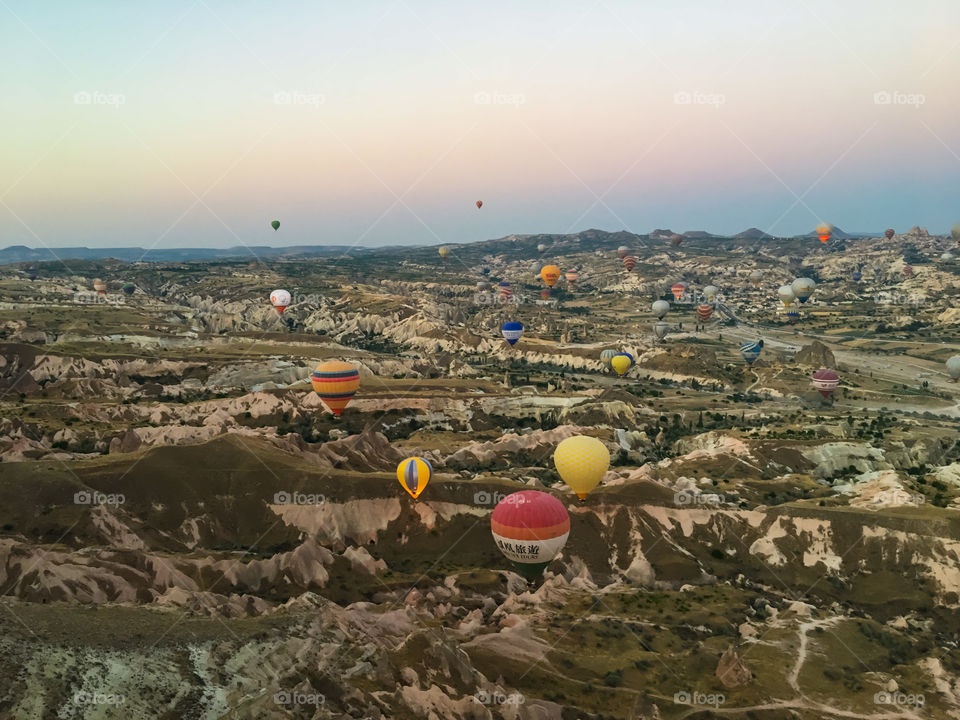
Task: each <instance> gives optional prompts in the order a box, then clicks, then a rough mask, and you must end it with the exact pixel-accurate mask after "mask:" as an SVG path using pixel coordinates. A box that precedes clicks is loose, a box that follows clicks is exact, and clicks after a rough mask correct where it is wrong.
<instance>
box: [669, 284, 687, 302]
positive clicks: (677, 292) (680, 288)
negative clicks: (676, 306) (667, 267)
mask: <svg viewBox="0 0 960 720" xmlns="http://www.w3.org/2000/svg"><path fill="white" fill-rule="evenodd" d="M686 291H687V286H686V285H684V284H683V283H674V285H673V287H671V288H670V292H672V293H673V297H674V299H675V300H679V299H680V298H682V297H683V295H684V293H685V292H686Z"/></svg>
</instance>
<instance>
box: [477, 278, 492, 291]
mask: <svg viewBox="0 0 960 720" xmlns="http://www.w3.org/2000/svg"><path fill="white" fill-rule="evenodd" d="M489 289H490V283H488V282H487V281H486V280H478V281H477V292H486V291H487V290H489Z"/></svg>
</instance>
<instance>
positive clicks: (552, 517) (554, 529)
mask: <svg viewBox="0 0 960 720" xmlns="http://www.w3.org/2000/svg"><path fill="white" fill-rule="evenodd" d="M490 532H491V534H492V535H493V541H494V542H495V543H496V545H497V548H498V549H499V550H500V552H502V553H503V554H504V556H506V557H507V558H508V559H509V560H512V561H513V562H515V563H518V564H519V565H520V566H521V568H524V566H525V568H524V569H526V570H527V572H528V573H531V574H535V573H537V572H541V571H542V570H543V568H545V567H546V566H547V565H548V564H550V561H551V560H553V559H554V558H555V557H556V556H557V555H558V554H560V551H561V550H562V549H563V546H564V545H566V543H567V538H568V537H569V536H570V514H569V513H568V512H567V509H566V508H565V507H564V506H563V503H562V502H560V501H559V500H557V498H555V497H553V495H548V494H547V493H545V492H540V491H539V490H521V491H520V492H515V493H511V494H509V495H507V496H506V497H505V498H503V500H501V501H500V502H498V503H497V506H496V507H495V508H494V509H493V513H492V514H491V515H490Z"/></svg>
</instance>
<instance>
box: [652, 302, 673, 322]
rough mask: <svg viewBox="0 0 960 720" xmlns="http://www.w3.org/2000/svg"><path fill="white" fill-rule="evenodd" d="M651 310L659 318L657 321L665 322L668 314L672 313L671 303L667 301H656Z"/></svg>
mask: <svg viewBox="0 0 960 720" xmlns="http://www.w3.org/2000/svg"><path fill="white" fill-rule="evenodd" d="M650 309H651V310H653V314H654V315H656V316H657V320H663V318H664V317H666V315H667V313H668V312H670V303H668V302H667V301H666V300H654V302H653V305H651V306H650Z"/></svg>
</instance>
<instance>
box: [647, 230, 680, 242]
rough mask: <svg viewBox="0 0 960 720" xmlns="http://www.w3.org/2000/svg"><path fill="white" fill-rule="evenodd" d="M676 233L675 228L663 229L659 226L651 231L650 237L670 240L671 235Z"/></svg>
mask: <svg viewBox="0 0 960 720" xmlns="http://www.w3.org/2000/svg"><path fill="white" fill-rule="evenodd" d="M675 234H676V233H674V232H673V230H669V229H668V230H661V229H660V228H657V229H656V230H651V231H650V239H651V240H669V239H670V236H671V235H675Z"/></svg>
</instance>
